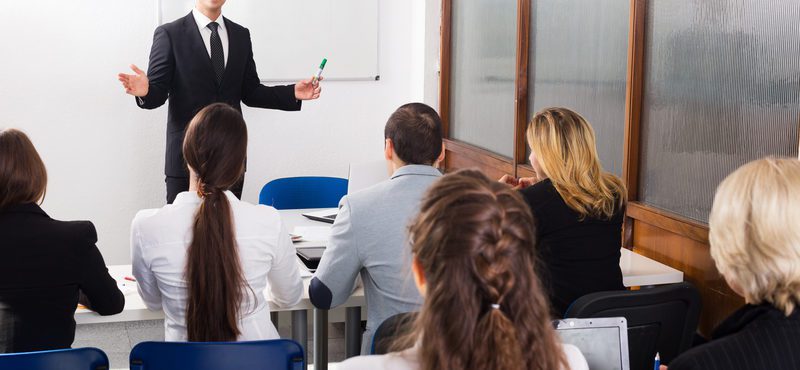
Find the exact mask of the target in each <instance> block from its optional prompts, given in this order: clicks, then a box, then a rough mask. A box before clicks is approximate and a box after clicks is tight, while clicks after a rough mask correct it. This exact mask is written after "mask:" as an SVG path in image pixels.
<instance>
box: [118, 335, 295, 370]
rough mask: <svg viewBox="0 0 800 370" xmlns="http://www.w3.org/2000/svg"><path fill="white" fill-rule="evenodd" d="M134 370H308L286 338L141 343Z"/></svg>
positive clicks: (133, 360)
mask: <svg viewBox="0 0 800 370" xmlns="http://www.w3.org/2000/svg"><path fill="white" fill-rule="evenodd" d="M130 364H131V370H172V369H193V370H244V369H247V370H262V369H263V370H268V369H269V370H275V369H280V370H301V369H302V370H305V366H306V365H305V360H304V358H303V348H302V347H300V345H299V344H298V343H297V342H295V341H291V340H287V339H275V340H261V341H253V342H210V343H204V342H142V343H139V344H137V345H136V347H133V349H132V350H131V357H130Z"/></svg>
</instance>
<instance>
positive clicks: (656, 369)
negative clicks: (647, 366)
mask: <svg viewBox="0 0 800 370" xmlns="http://www.w3.org/2000/svg"><path fill="white" fill-rule="evenodd" d="M660 367H661V356H659V355H658V352H656V363H655V365H653V370H658V369H659V368H660Z"/></svg>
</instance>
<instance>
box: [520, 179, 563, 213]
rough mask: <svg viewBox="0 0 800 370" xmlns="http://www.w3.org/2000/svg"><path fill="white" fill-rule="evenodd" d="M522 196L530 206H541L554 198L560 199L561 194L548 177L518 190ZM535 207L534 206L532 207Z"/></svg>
mask: <svg viewBox="0 0 800 370" xmlns="http://www.w3.org/2000/svg"><path fill="white" fill-rule="evenodd" d="M520 193H522V197H523V198H525V201H527V202H528V204H530V205H531V206H532V207H533V206H541V205H543V204H547V203H549V202H552V201H554V200H561V195H560V194H558V191H557V190H556V188H555V186H553V182H552V181H550V179H544V180H542V181H539V182H537V183H535V184H533V185H531V186H528V187H527V188H524V189H522V190H520ZM533 208H535V207H533Z"/></svg>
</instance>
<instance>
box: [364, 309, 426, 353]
mask: <svg viewBox="0 0 800 370" xmlns="http://www.w3.org/2000/svg"><path fill="white" fill-rule="evenodd" d="M416 320H417V313H416V312H405V313H399V314H397V315H394V316H391V317H389V318H388V319H386V320H384V321H383V322H382V323H381V324H380V325H379V326H378V328H377V329H375V335H374V336H373V337H372V350H371V351H370V353H371V354H373V355H384V354H387V353H389V352H391V346H392V344H393V343H394V341H395V339H397V338H400V337H401V336H403V335H405V334H408V333H409V332H410V331H411V330H412V329H413V325H414V321H416ZM398 349H401V348H398Z"/></svg>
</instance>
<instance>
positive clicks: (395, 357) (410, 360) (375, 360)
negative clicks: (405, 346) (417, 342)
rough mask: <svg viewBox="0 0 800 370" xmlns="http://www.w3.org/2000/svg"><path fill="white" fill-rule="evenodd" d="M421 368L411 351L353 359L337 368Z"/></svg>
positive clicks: (367, 369) (353, 369)
mask: <svg viewBox="0 0 800 370" xmlns="http://www.w3.org/2000/svg"><path fill="white" fill-rule="evenodd" d="M419 368H420V366H419V361H418V360H417V356H416V353H414V352H411V351H410V350H407V351H403V352H393V353H389V354H385V355H371V356H356V357H351V358H349V359H347V360H346V361H345V362H342V363H341V364H339V366H338V367H337V369H342V370H344V369H347V370H373V369H385V370H416V369H419Z"/></svg>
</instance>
